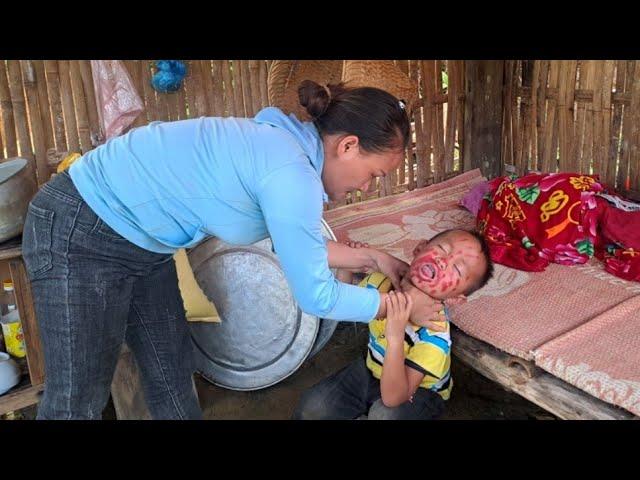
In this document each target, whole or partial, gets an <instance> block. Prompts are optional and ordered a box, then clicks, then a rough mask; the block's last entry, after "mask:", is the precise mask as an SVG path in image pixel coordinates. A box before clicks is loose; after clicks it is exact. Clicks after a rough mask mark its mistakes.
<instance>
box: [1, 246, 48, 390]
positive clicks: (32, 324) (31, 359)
mask: <svg viewBox="0 0 640 480" xmlns="http://www.w3.org/2000/svg"><path fill="white" fill-rule="evenodd" d="M9 271H10V272H11V279H12V281H13V285H14V291H15V292H16V301H17V303H18V311H19V312H20V322H21V323H22V331H23V333H24V340H25V344H26V347H27V364H28V366H29V376H30V377H31V385H34V386H35V385H40V384H42V383H43V382H44V353H43V351H42V345H41V344H40V331H39V329H38V324H37V323H36V312H35V309H34V307H33V297H32V296H31V284H30V283H29V278H28V277H27V271H26V270H25V267H24V262H23V261H22V258H14V259H11V260H10V261H9Z"/></svg>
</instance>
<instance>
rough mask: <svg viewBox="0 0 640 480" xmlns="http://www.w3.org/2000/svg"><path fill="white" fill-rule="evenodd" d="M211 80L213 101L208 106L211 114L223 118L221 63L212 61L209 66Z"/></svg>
mask: <svg viewBox="0 0 640 480" xmlns="http://www.w3.org/2000/svg"><path fill="white" fill-rule="evenodd" d="M211 68H212V70H211V80H212V94H213V100H212V101H209V105H210V106H211V107H212V108H213V112H212V114H213V115H214V116H217V117H224V110H225V107H224V87H223V82H222V61H221V60H214V61H213V64H212V65H211Z"/></svg>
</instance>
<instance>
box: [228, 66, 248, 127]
mask: <svg viewBox="0 0 640 480" xmlns="http://www.w3.org/2000/svg"><path fill="white" fill-rule="evenodd" d="M240 68H241V67H240V60H233V61H230V62H229V70H230V72H231V79H232V82H233V89H232V92H233V109H234V112H233V116H235V117H246V116H247V112H246V111H245V103H244V101H243V99H242V80H241V75H240Z"/></svg>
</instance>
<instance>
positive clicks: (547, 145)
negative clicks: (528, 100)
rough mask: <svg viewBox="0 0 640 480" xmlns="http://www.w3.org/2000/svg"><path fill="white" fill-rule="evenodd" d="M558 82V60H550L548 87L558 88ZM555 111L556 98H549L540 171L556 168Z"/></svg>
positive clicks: (556, 120)
mask: <svg viewBox="0 0 640 480" xmlns="http://www.w3.org/2000/svg"><path fill="white" fill-rule="evenodd" d="M559 82H560V62H559V61H558V60H552V61H551V64H550V66H549V88H558V83H559ZM556 111H557V99H554V98H550V99H549V100H548V101H547V121H546V122H545V124H546V132H545V142H544V152H543V162H542V171H543V172H555V171H556V168H557V162H556V141H555V138H557V137H556V135H557V131H558V128H557V124H558V118H557V115H556Z"/></svg>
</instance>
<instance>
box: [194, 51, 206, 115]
mask: <svg viewBox="0 0 640 480" xmlns="http://www.w3.org/2000/svg"><path fill="white" fill-rule="evenodd" d="M192 65H193V71H192V72H191V74H192V79H191V80H192V81H191V84H192V86H193V95H194V99H195V110H196V113H197V115H196V116H197V117H205V116H207V115H208V114H209V105H208V104H207V96H206V95H205V92H204V90H205V86H204V85H205V84H204V83H203V82H204V72H203V71H202V63H201V62H198V61H194V62H192Z"/></svg>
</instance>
